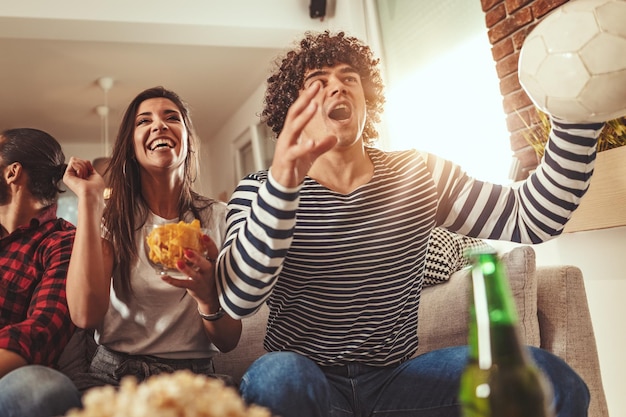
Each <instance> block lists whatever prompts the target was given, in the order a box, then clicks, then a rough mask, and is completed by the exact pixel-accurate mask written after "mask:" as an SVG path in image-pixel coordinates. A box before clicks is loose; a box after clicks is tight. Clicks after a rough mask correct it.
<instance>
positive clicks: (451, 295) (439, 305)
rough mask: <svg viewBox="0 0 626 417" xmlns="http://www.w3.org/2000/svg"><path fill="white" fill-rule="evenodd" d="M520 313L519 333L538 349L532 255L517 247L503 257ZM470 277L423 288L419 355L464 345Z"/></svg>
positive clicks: (462, 275) (461, 276) (461, 275)
mask: <svg viewBox="0 0 626 417" xmlns="http://www.w3.org/2000/svg"><path fill="white" fill-rule="evenodd" d="M502 260H503V261H504V265H505V267H506V270H507V274H508V278H509V283H510V286H511V291H512V293H513V297H514V298H515V303H516V306H517V310H518V313H519V329H520V333H521V337H522V340H524V341H525V343H526V344H529V345H533V346H539V343H540V336H539V322H538V319H537V279H536V276H535V251H534V250H533V249H532V248H531V247H530V246H521V247H516V248H514V249H513V250H511V251H510V252H508V253H506V254H504V255H502ZM470 286H471V274H470V271H469V268H465V269H463V270H461V271H458V272H455V273H453V274H452V276H450V279H449V280H448V281H447V282H444V283H441V284H439V285H434V286H430V287H428V288H424V290H423V291H422V297H421V301H420V310H419V321H418V335H419V349H418V352H417V354H422V353H425V352H428V351H431V350H433V349H439V348H443V347H446V346H457V345H464V344H467V321H468V314H469V296H470Z"/></svg>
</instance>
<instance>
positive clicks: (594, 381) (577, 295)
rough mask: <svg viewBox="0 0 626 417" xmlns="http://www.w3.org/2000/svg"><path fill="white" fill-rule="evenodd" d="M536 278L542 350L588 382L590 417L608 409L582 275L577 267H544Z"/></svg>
mask: <svg viewBox="0 0 626 417" xmlns="http://www.w3.org/2000/svg"><path fill="white" fill-rule="evenodd" d="M536 275H537V316H538V319H539V328H540V333H541V347H542V348H543V349H546V350H549V351H550V352H552V353H554V354H556V355H558V356H559V357H561V358H562V359H563V360H564V361H565V362H567V363H568V364H569V365H570V366H571V367H572V368H573V369H574V370H575V371H576V372H577V373H578V374H579V375H580V376H581V377H582V378H583V380H584V381H585V382H586V383H587V386H588V387H589V391H590V393H591V404H590V408H589V416H590V417H607V416H608V409H607V405H606V397H605V394H604V387H603V385H602V377H601V373H600V363H599V359H598V351H597V347H596V339H595V335H594V331H593V325H592V322H591V315H590V312H589V306H588V303H587V294H586V291H585V283H584V280H583V275H582V272H581V270H580V269H579V268H577V267H575V266H542V267H538V268H537V271H536Z"/></svg>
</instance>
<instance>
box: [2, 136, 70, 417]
mask: <svg viewBox="0 0 626 417" xmlns="http://www.w3.org/2000/svg"><path fill="white" fill-rule="evenodd" d="M65 167H66V164H65V155H64V154H63V152H62V150H61V146H60V145H59V143H58V142H57V141H56V140H55V139H54V138H53V137H52V136H50V135H49V134H48V133H46V132H43V131H41V130H37V129H29V128H20V129H10V130H6V131H4V132H2V133H1V134H0V172H1V173H2V178H0V417H12V416H20V417H24V416H36V417H45V416H55V415H62V414H65V413H66V412H67V411H68V410H69V409H70V408H73V407H80V404H81V400H80V394H79V392H78V390H77V389H76V388H75V387H74V384H73V383H72V382H71V380H70V379H69V378H67V377H66V376H65V375H64V374H62V373H61V372H59V371H57V370H55V369H54V366H55V362H56V360H57V359H58V358H59V356H60V355H61V352H62V351H63V348H64V347H65V346H66V345H67V343H68V341H69V340H70V337H71V336H72V334H73V332H74V326H73V324H72V322H71V320H70V315H69V312H68V308H67V302H66V298H65V279H66V275H67V267H68V264H69V260H70V254H71V251H72V244H73V241H74V230H75V228H74V226H73V225H72V224H71V223H69V222H67V221H65V220H63V219H60V218H57V216H56V209H57V204H56V203H57V197H58V193H59V192H60V191H61V190H60V188H59V183H60V181H61V179H62V177H63V173H64V171H65Z"/></svg>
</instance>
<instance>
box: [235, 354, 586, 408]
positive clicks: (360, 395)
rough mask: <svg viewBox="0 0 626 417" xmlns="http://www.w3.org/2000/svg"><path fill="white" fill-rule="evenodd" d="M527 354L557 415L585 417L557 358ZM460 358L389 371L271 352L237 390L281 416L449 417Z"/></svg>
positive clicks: (575, 379)
mask: <svg viewBox="0 0 626 417" xmlns="http://www.w3.org/2000/svg"><path fill="white" fill-rule="evenodd" d="M530 352H531V354H532V357H533V358H534V360H535V362H536V363H537V365H538V366H539V367H540V368H541V369H542V370H543V371H544V372H545V374H546V375H547V377H548V379H549V380H550V381H551V382H552V385H553V387H554V395H555V408H556V410H557V415H558V416H559V417H586V416H587V408H588V406H589V390H588V389H587V385H586V384H585V383H584V381H583V380H582V379H581V378H580V377H579V376H578V375H577V374H576V373H575V372H574V371H573V370H572V369H571V368H570V367H569V366H568V365H567V364H566V363H565V362H564V361H563V360H561V359H560V358H558V357H557V356H555V355H553V354H551V353H549V352H547V351H545V350H541V349H538V348H532V347H531V348H530ZM466 359H467V348H466V347H465V346H459V347H451V348H445V349H440V350H436V351H432V352H429V353H425V354H423V355H420V356H418V357H416V358H414V359H411V360H408V361H406V362H404V363H402V364H401V365H398V366H397V367H386V368H376V367H372V366H367V365H362V364H358V363H354V364H349V365H347V366H343V367H320V366H318V365H316V364H315V363H314V362H313V361H311V360H310V359H308V358H306V357H304V356H302V355H299V354H296V353H292V352H272V353H268V354H266V355H264V356H262V357H261V358H259V359H257V360H256V361H255V362H254V363H253V364H252V365H251V366H250V368H249V369H248V370H247V371H246V373H245V374H244V376H243V378H242V380H241V385H240V390H241V394H242V396H243V398H244V399H245V401H246V402H248V403H255V404H259V405H262V406H265V407H267V408H269V409H270V410H271V411H272V412H273V413H274V414H276V415H280V416H282V417H309V416H310V417H422V416H423V417H443V416H446V417H448V416H449V417H452V416H455V417H456V416H459V415H460V408H459V402H458V400H457V395H458V390H459V380H460V376H461V372H462V371H463V368H464V367H465V362H466Z"/></svg>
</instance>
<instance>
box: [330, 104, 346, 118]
mask: <svg viewBox="0 0 626 417" xmlns="http://www.w3.org/2000/svg"><path fill="white" fill-rule="evenodd" d="M351 115H352V109H350V107H348V106H347V105H345V104H340V105H338V106H337V107H335V108H334V109H332V110H331V111H330V113H328V117H330V118H331V119H333V120H346V119H348V118H349V117H350V116H351Z"/></svg>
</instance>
